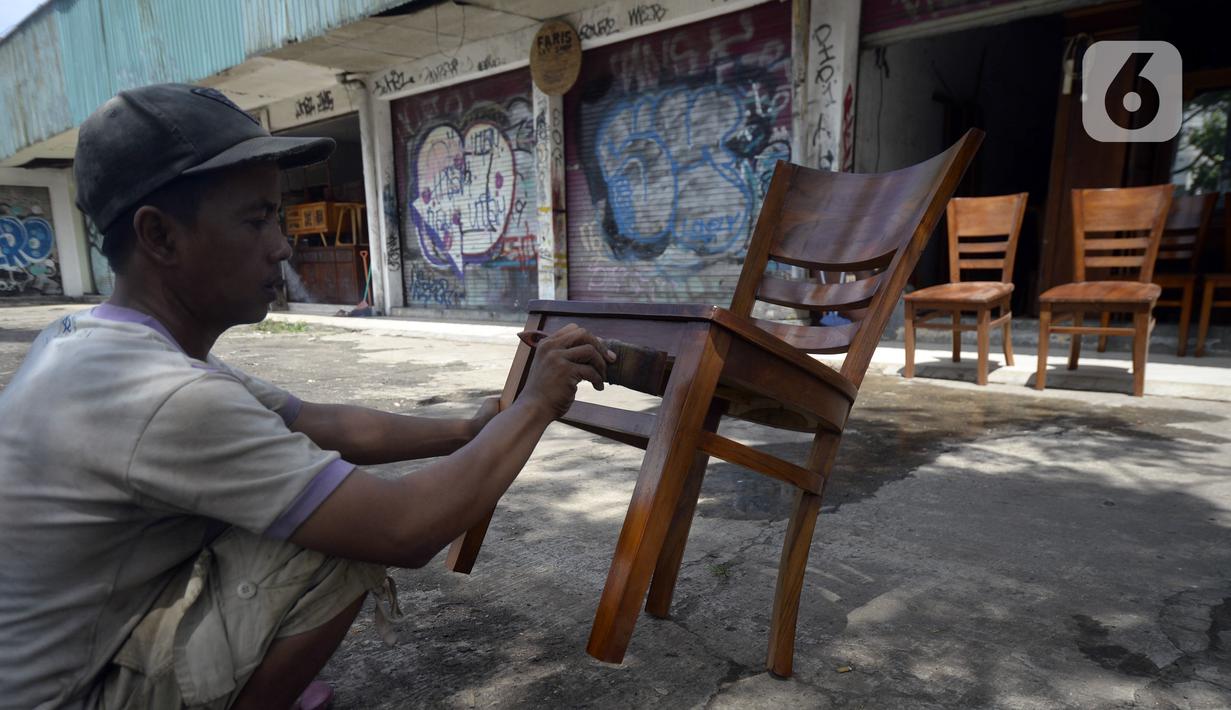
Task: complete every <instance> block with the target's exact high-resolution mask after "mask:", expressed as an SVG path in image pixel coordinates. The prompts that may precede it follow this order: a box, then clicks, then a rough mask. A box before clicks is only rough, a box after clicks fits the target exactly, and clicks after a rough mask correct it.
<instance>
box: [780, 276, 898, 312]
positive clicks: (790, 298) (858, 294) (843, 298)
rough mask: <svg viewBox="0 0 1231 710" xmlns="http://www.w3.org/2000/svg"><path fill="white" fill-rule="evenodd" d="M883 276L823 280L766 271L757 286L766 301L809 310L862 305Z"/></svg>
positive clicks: (860, 306)
mask: <svg viewBox="0 0 1231 710" xmlns="http://www.w3.org/2000/svg"><path fill="white" fill-rule="evenodd" d="M882 280H883V276H882V274H877V275H875V276H872V277H870V278H866V279H862V280H859V281H848V282H846V283H832V284H822V283H816V282H813V281H789V280H787V279H782V278H778V277H776V276H769V275H766V276H765V277H764V278H762V279H761V285H760V286H759V287H758V289H757V298H758V299H759V300H762V301H765V302H767V303H776V304H778V305H780V306H788V307H792V308H803V309H806V310H807V309H810V310H836V309H839V308H862V307H864V306H866V305H868V303H869V302H870V301H871V300H872V297H873V296H875V295H876V290H877V288H879V287H880V283H881V281H882Z"/></svg>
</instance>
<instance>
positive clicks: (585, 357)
mask: <svg viewBox="0 0 1231 710" xmlns="http://www.w3.org/2000/svg"><path fill="white" fill-rule="evenodd" d="M615 358H616V355H615V353H613V352H611V351H610V350H608V349H607V347H606V346H605V345H603V343H602V341H601V340H599V339H598V338H596V337H595V336H593V335H591V334H590V333H589V332H587V331H586V330H585V329H584V328H581V327H579V326H577V325H576V324H574V323H569V324H568V325H566V326H564V327H563V328H561V329H560V330H558V331H556V332H555V333H552V334H551V335H549V336H547V337H546V338H543V339H542V340H540V341H539V342H538V345H537V346H536V347H535V353H534V361H533V364H531V366H530V374H529V376H528V377H527V378H526V386H525V388H524V389H522V392H521V394H520V395H519V396H518V398H517V402H518V403H519V404H523V406H530V407H532V408H535V409H537V410H539V411H541V412H544V413H546V414H547V415H548V416H550V417H551V418H552V419H558V418H560V417H562V416H564V414H565V413H567V412H568V409H569V407H571V406H572V405H573V398H574V397H576V396H577V385H578V383H580V382H581V381H582V380H588V381H589V382H590V383H591V384H593V385H594V389H596V390H601V389H603V380H604V379H605V378H606V376H607V363H608V362H614V361H615Z"/></svg>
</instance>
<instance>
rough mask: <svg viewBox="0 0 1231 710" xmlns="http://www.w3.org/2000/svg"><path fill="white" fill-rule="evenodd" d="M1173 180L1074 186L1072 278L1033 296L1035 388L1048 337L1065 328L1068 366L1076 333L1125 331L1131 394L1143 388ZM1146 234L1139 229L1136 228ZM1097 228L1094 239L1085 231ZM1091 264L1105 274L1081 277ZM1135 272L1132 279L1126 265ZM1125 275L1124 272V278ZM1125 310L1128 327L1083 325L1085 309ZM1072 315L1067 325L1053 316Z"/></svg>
mask: <svg viewBox="0 0 1231 710" xmlns="http://www.w3.org/2000/svg"><path fill="white" fill-rule="evenodd" d="M1174 189H1175V188H1174V186H1173V185H1154V186H1151V187H1125V188H1107V189H1087V190H1073V257H1074V259H1073V276H1074V278H1075V279H1076V280H1075V281H1074V282H1073V283H1067V284H1061V285H1060V286H1054V287H1052V288H1050V289H1048V290H1047V291H1045V292H1043V294H1042V295H1041V296H1039V365H1038V372H1037V375H1036V378H1035V382H1034V386H1035V389H1040V390H1041V389H1043V388H1044V387H1045V386H1046V385H1047V351H1048V346H1049V342H1048V339H1049V338H1050V337H1051V334H1052V333H1057V334H1071V335H1072V336H1073V340H1072V343H1071V344H1070V346H1069V369H1070V370H1074V369H1077V361H1078V359H1079V358H1080V356H1081V336H1082V335H1083V334H1086V335H1099V336H1105V335H1127V336H1130V337H1132V338H1133V395H1134V396H1136V397H1140V396H1142V394H1144V393H1145V372H1146V356H1147V354H1148V352H1149V348H1150V331H1151V330H1153V329H1154V318H1153V316H1152V315H1151V312H1152V311H1153V309H1154V304H1155V302H1156V301H1158V296H1159V294H1160V293H1161V292H1162V289H1161V288H1160V287H1159V286H1158V284H1156V283H1153V281H1152V279H1153V276H1154V261H1155V259H1156V258H1157V257H1158V249H1159V245H1160V243H1161V241H1162V235H1163V227H1164V225H1165V224H1166V222H1167V212H1168V209H1169V208H1170V206H1171V194H1172V192H1173V191H1174ZM1143 232H1144V233H1145V236H1141V233H1143ZM1092 233H1093V234H1101V235H1102V236H1098V237H1095V238H1089V237H1087V234H1092ZM1090 270H1095V271H1098V272H1104V271H1103V270H1106V271H1105V272H1104V273H1108V274H1109V275H1110V276H1111V277H1112V278H1105V279H1102V280H1090V281H1087V280H1086V277H1087V274H1089V273H1090ZM1133 271H1136V278H1135V279H1132V272H1133ZM1125 277H1127V278H1125ZM1090 312H1094V313H1099V314H1100V320H1101V321H1102V318H1101V314H1107V315H1108V316H1110V314H1112V313H1129V314H1131V315H1132V318H1133V325H1132V326H1131V327H1112V326H1110V325H1104V324H1103V322H1107V321H1102V322H1100V324H1099V325H1092V326H1088V325H1085V315H1086V313H1090ZM1069 319H1071V320H1072V322H1073V324H1072V325H1067V326H1058V325H1056V323H1058V322H1061V321H1063V320H1069Z"/></svg>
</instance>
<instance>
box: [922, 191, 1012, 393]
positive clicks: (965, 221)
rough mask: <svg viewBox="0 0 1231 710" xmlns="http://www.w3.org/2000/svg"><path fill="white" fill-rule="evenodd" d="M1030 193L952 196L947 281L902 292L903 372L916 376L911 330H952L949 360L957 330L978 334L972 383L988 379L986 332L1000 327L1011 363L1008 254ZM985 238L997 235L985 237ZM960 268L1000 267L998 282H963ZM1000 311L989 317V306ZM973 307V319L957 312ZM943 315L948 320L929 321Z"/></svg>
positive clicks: (957, 343)
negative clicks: (904, 345)
mask: <svg viewBox="0 0 1231 710" xmlns="http://www.w3.org/2000/svg"><path fill="white" fill-rule="evenodd" d="M1029 196H1030V195H1029V193H1025V192H1021V193H1018V194H1016V195H1002V196H999V197H955V198H953V199H952V200H949V206H948V207H947V208H946V212H945V214H946V219H945V221H946V222H947V223H948V226H949V283H947V284H940V285H938V286H929V287H928V288H923V289H919V290H918V291H915V292H913V293H908V294H906V297H905V301H906V369H905V370H904V371H903V375H904V376H905V377H914V376H915V329H916V328H931V329H934V330H951V331H953V361H954V362H958V361H959V360H961V357H962V333H963V332H964V331H968V330H973V331H975V332H976V334H977V338H978V349H979V361H978V368H977V370H976V372H975V382H976V383H977V384H980V385H986V384H987V354H988V350H989V349H990V335H989V334H990V332H991V329H992V328H995V327H996V326H1001V327H1002V329H1003V336H1004V360H1005V364H1006V365H1012V364H1013V335H1012V325H1013V324H1012V320H1013V312H1012V310H1011V309H1010V306H1009V299H1010V297H1012V295H1013V255H1014V254H1015V253H1016V252H1017V236H1018V234H1019V233H1020V232H1021V230H1022V217H1023V216H1024V215H1025V214H1026V199H1027V198H1028V197H1029ZM987 237H998V238H997V239H992V240H989V239H987ZM962 269H971V270H987V269H1000V280H999V281H962ZM993 310H997V311H999V315H997V316H996V317H995V318H994V319H993V318H992V311H993ZM970 311H974V314H975V322H974V323H962V313H963V312H970ZM937 318H943V319H945V320H948V321H950V322H948V323H932V322H930V321H933V320H935V319H937Z"/></svg>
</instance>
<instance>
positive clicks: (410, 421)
mask: <svg viewBox="0 0 1231 710" xmlns="http://www.w3.org/2000/svg"><path fill="white" fill-rule="evenodd" d="M497 402H498V400H496V399H495V398H492V399H489V400H488V401H486V402H484V404H483V406H482V407H481V408H480V409H479V412H478V413H477V414H475V416H473V417H471V418H470V419H431V418H427V417H415V416H410V415H405V414H393V413H391V412H382V411H379V410H376V409H369V408H367V407H356V406H352V405H347V404H318V403H315V402H304V403H303V407H302V408H301V409H300V410H299V415H298V416H297V417H295V421H294V422H292V423H291V430H292V431H297V432H301V433H303V434H306V435H307V437H308V438H309V439H311V440H312V441H313V443H315V444H316V445H317V446H319V447H320V448H322V449H326V450H329V451H337V452H338V453H340V454H342V458H344V459H346V460H347V461H350V462H351V463H354V464H359V465H361V466H370V465H375V464H382V463H392V462H394V461H409V460H412V459H423V458H430V457H433V456H448V455H449V454H451V453H453V452H454V451H457V450H458V449H460V448H462V447H463V446H465V445H466V444H467V443H468V442H469V441H470V440H471V439H473V438H474V437H475V435H476V434H478V433H479V430H480V429H482V428H483V426H484V425H485V424H486V423H487V422H488V421H489V420H490V419H491V418H492V417H493V416H495V415H496V410H497V407H498V404H497Z"/></svg>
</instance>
